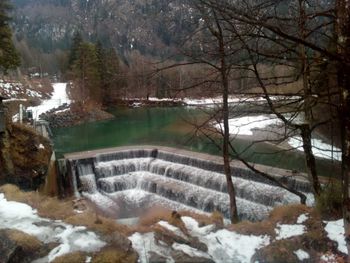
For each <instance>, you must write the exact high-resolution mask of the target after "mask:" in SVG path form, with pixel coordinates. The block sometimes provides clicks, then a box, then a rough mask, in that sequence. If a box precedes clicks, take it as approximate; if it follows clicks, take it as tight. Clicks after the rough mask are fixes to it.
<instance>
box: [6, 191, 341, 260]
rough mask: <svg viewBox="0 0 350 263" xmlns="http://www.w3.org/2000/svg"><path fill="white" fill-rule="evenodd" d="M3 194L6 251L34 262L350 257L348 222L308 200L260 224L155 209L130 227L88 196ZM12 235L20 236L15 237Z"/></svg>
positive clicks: (319, 258)
mask: <svg viewBox="0 0 350 263" xmlns="http://www.w3.org/2000/svg"><path fill="white" fill-rule="evenodd" d="M0 192H1V193H3V194H4V195H2V194H0V203H1V205H0V215H1V217H0V229H1V230H0V236H1V241H0V242H1V243H3V242H10V244H11V246H10V247H9V248H10V249H12V251H15V252H14V253H11V254H6V255H7V256H8V255H10V256H11V257H13V258H15V256H18V255H19V253H22V254H20V256H22V258H28V259H29V260H30V261H32V260H35V259H38V258H41V259H43V258H44V259H45V258H46V261H45V262H56V263H58V262H79V263H83V262H86V261H88V262H104V263H105V262H118V260H119V261H121V262H136V261H137V257H138V258H139V261H138V262H141V263H146V262H164V261H166V260H169V261H175V262H207V263H208V262H215V263H225V262H242V263H245V262H247V263H248V262H252V261H253V262H255V261H259V262H305V261H312V262H324V263H326V262H345V255H346V253H347V252H346V247H345V239H344V236H343V228H342V221H341V220H333V221H329V219H328V220H327V219H324V218H322V217H321V216H320V214H319V213H318V212H317V211H316V210H315V209H312V208H309V207H306V206H302V205H292V206H283V207H278V208H275V209H274V210H273V211H272V212H271V214H270V216H269V218H268V219H266V220H264V221H262V222H257V223H251V222H247V221H244V222H240V223H238V224H235V225H230V224H229V225H224V224H223V221H222V217H221V216H220V214H217V213H216V214H215V213H214V214H212V215H211V216H204V215H196V214H194V213H186V212H182V211H176V212H175V211H169V210H166V209H161V210H160V209H153V210H150V211H149V213H147V214H145V215H144V216H143V217H142V218H140V221H139V223H138V225H135V226H132V227H130V226H126V225H121V224H118V223H117V222H116V220H115V219H112V218H105V217H103V216H100V215H97V214H95V213H96V210H95V209H94V207H93V206H90V205H89V203H87V202H86V201H84V199H81V200H74V199H66V200H57V199H56V198H48V197H45V196H41V195H39V194H37V193H34V192H26V193H25V192H21V191H19V190H18V189H17V188H15V187H13V186H10V185H5V186H2V187H0ZM23 202H24V203H27V204H29V205H30V206H28V205H25V204H23ZM10 205H11V206H10ZM9 207H11V209H10V210H9V209H6V208H9ZM15 207H17V208H18V207H20V209H14V208H15ZM32 207H33V208H35V209H36V210H34V209H33V208H32ZM53 208H54V209H53ZM9 211H11V213H10V212H9ZM324 220H327V221H324ZM6 222H11V224H8V223H6ZM51 226H56V230H55V232H52V233H51V234H50V237H57V239H56V240H55V242H50V240H51V239H45V238H44V234H45V233H46V232H47V231H50V228H51ZM2 229H10V230H6V231H7V232H6V233H4V232H3V231H2ZM15 230H16V231H17V232H14V231H15ZM9 231H10V232H9ZM18 231H21V232H18ZM8 233H10V234H8ZM14 233H17V237H18V236H21V237H22V238H21V239H19V238H14ZM5 234H6V235H5ZM6 237H9V238H6ZM31 240H36V241H35V242H33V241H31ZM87 244H88V245H87ZM23 247H24V248H25V249H22V250H21V249H20V248H23ZM281 251H283V253H281ZM2 253H4V251H3V250H2ZM5 253H6V252H5ZM136 253H137V254H138V256H137V254H136ZM2 258H3V259H4V258H5V257H2ZM47 259H48V260H47ZM73 260H74V261H73ZM38 262H41V261H38Z"/></svg>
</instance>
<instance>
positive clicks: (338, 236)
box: [129, 214, 347, 263]
mask: <svg viewBox="0 0 350 263" xmlns="http://www.w3.org/2000/svg"><path fill="white" fill-rule="evenodd" d="M181 219H182V221H183V222H184V223H185V226H186V228H187V230H188V232H189V234H190V235H191V236H193V237H198V239H199V240H200V241H201V242H203V243H205V244H206V245H207V247H208V251H207V252H203V251H200V250H198V249H195V248H193V247H190V246H188V245H184V244H178V243H173V245H172V246H171V248H170V247H168V246H167V245H166V244H163V243H162V241H159V242H157V241H156V240H155V236H154V233H153V232H149V233H145V234H142V233H135V234H133V235H132V236H130V237H129V239H130V240H131V241H132V245H133V248H134V249H135V250H136V251H137V252H138V254H139V255H140V262H141V263H145V262H148V253H149V252H150V251H153V252H155V253H157V254H159V255H162V256H164V257H165V258H167V262H174V260H173V259H172V258H171V256H170V251H171V249H173V250H180V251H182V252H183V253H185V254H187V255H188V256H191V257H202V258H208V259H211V260H213V261H214V262H217V263H221V262H222V263H224V262H240V263H245V262H247V263H248V262H251V260H252V257H253V255H254V254H255V252H256V251H257V250H258V249H260V248H262V247H265V246H267V245H269V244H270V243H272V242H274V241H275V240H281V239H288V238H291V237H294V236H299V235H303V234H304V233H306V231H307V228H306V227H305V225H303V223H304V222H305V221H306V220H307V219H308V215H307V214H302V215H300V216H299V218H298V219H297V223H296V224H290V225H287V224H277V226H276V229H275V231H276V234H277V236H276V239H275V240H274V239H273V238H271V237H269V236H266V235H260V236H254V235H242V234H238V233H236V232H233V231H228V230H226V229H220V230H218V231H215V226H214V225H208V226H203V227H200V226H199V224H198V222H197V221H196V220H195V219H193V218H192V217H188V216H183V217H182V218H181ZM158 224H159V225H160V226H162V227H164V228H166V229H167V230H169V231H172V232H173V233H174V234H176V235H178V236H181V237H182V238H184V239H185V240H188V238H187V237H186V236H185V235H184V234H183V233H182V232H181V230H180V229H179V228H178V227H175V226H173V225H170V224H169V223H167V222H164V221H160V222H159V223H158ZM325 230H326V231H327V232H328V237H329V238H330V239H331V240H334V241H336V242H338V249H339V251H340V252H343V253H345V254H347V251H346V246H345V239H344V229H343V225H342V220H338V221H330V222H327V226H326V227H325ZM179 233H180V234H179ZM300 245H301V248H300V249H297V250H295V251H294V252H293V253H294V254H295V255H296V257H297V258H298V259H299V260H300V261H303V260H305V259H310V255H309V253H308V252H306V251H305V250H303V249H302V244H300ZM321 258H322V259H323V260H324V262H335V261H332V260H333V259H334V258H335V257H334V255H328V254H326V255H323V256H322V257H321Z"/></svg>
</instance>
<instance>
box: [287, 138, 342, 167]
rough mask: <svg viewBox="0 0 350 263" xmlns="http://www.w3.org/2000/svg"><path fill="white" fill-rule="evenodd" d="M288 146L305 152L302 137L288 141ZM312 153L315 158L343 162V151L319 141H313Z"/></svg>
mask: <svg viewBox="0 0 350 263" xmlns="http://www.w3.org/2000/svg"><path fill="white" fill-rule="evenodd" d="M288 144H289V145H290V146H292V147H293V148H295V149H297V150H298V151H304V149H303V140H302V138H301V137H300V136H294V137H292V138H290V139H289V140H288ZM311 144H312V152H313V154H314V155H315V156H317V157H321V158H326V159H334V160H338V161H341V158H342V157H341V155H342V154H341V150H340V149H339V148H336V147H334V146H333V147H332V145H330V144H328V143H325V142H323V141H322V140H319V139H311Z"/></svg>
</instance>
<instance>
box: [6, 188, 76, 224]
mask: <svg viewBox="0 0 350 263" xmlns="http://www.w3.org/2000/svg"><path fill="white" fill-rule="evenodd" d="M0 191H1V192H3V193H4V194H5V196H6V198H7V199H8V200H11V201H17V202H23V203H27V204H28V205H30V206H32V207H33V208H35V209H37V210H38V215H39V216H42V217H48V218H52V219H62V220H63V219H65V218H67V217H69V216H72V215H74V214H75V212H74V210H73V206H72V199H65V200H59V199H57V198H55V197H47V196H44V195H41V194H40V193H38V192H22V191H21V190H20V189H19V188H18V187H17V186H15V185H10V184H6V185H3V186H1V187H0Z"/></svg>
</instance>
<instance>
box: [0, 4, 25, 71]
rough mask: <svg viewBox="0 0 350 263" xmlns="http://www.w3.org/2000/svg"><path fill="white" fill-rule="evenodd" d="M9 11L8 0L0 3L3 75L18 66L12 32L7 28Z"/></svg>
mask: <svg viewBox="0 0 350 263" xmlns="http://www.w3.org/2000/svg"><path fill="white" fill-rule="evenodd" d="M10 9H11V6H10V4H9V1H8V0H1V1H0V70H1V71H3V72H4V73H5V74H6V73H7V71H8V70H9V69H15V68H17V67H18V66H19V65H20V57H19V55H18V53H17V51H16V49H15V47H14V45H13V42H12V31H11V28H10V26H9V22H10V20H11V19H10V17H9V16H8V12H9V11H10Z"/></svg>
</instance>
